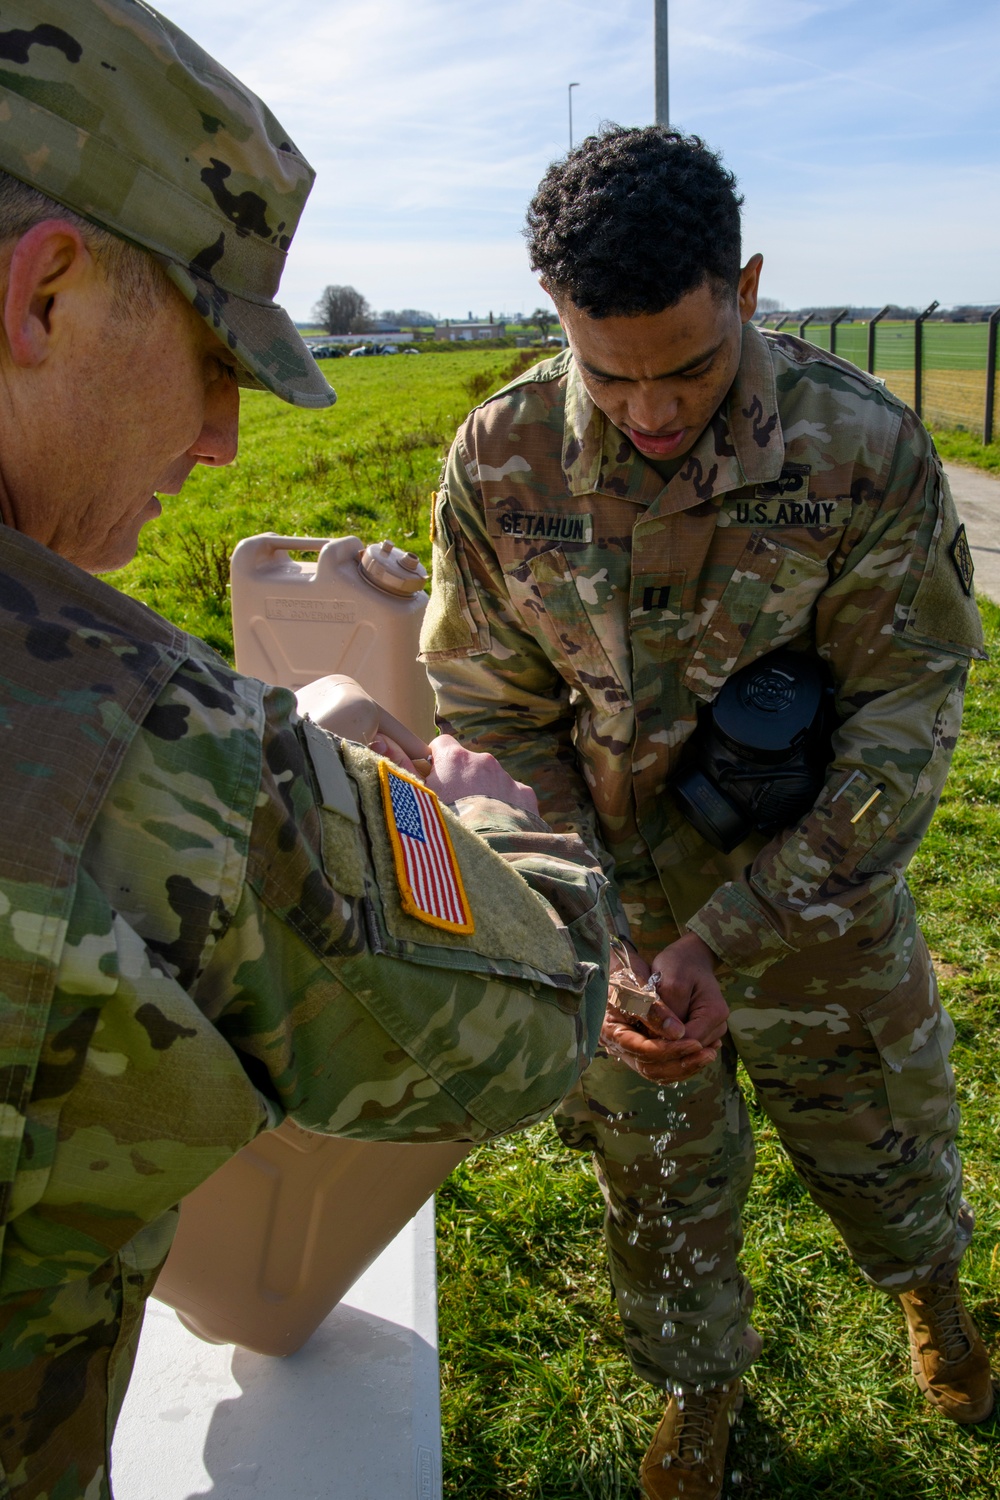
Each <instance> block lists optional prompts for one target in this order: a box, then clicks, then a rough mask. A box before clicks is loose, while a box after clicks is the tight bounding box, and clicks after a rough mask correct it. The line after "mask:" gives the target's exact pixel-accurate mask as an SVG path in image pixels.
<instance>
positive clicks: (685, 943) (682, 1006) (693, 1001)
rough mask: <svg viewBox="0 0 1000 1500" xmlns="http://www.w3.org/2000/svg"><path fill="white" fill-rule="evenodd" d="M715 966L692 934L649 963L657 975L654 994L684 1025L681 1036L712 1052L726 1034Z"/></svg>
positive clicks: (704, 945) (710, 954) (725, 1008)
mask: <svg viewBox="0 0 1000 1500" xmlns="http://www.w3.org/2000/svg"><path fill="white" fill-rule="evenodd" d="M717 962H718V960H717V958H716V956H715V954H714V953H713V952H712V950H711V948H710V947H709V946H708V944H707V943H705V942H703V941H702V939H701V938H700V937H699V936H698V934H697V933H696V932H686V933H685V934H684V936H683V937H681V938H678V939H677V941H676V942H675V943H670V944H669V945H668V946H667V947H666V948H664V949H663V950H662V952H660V953H658V954H657V955H656V957H655V959H654V960H653V968H654V969H656V970H657V971H658V972H659V975H660V982H659V984H658V985H657V987H656V988H657V993H658V994H659V996H660V999H661V1000H662V1001H663V1003H664V1005H666V1006H668V1007H669V1009H670V1010H671V1011H672V1012H673V1014H674V1015H675V1016H678V1017H679V1018H680V1019H681V1020H682V1021H683V1022H684V1034H685V1036H688V1037H695V1038H696V1039H697V1040H698V1041H699V1042H701V1044H702V1046H703V1047H707V1048H713V1047H714V1048H715V1050H716V1051H717V1050H718V1045H719V1043H720V1042H721V1041H722V1038H723V1037H724V1036H725V1034H726V1025H727V1023H728V1019H729V1007H728V1005H727V1004H726V1002H725V999H724V998H723V994H722V990H721V989H720V988H719V981H718V980H717V979H716V977H715V966H716V963H717Z"/></svg>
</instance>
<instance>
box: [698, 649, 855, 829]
mask: <svg viewBox="0 0 1000 1500" xmlns="http://www.w3.org/2000/svg"><path fill="white" fill-rule="evenodd" d="M835 724H836V718H835V715H834V710H833V679H832V677H831V675H830V671H829V669H828V667H827V666H826V664H825V663H824V662H822V661H820V659H819V658H818V657H817V656H813V655H806V654H803V653H801V652H798V651H787V650H780V651H774V652H772V653H771V654H770V655H769V656H764V657H761V658H760V660H759V661H755V662H751V663H750V665H749V666H747V667H744V668H743V669H742V671H739V672H737V673H735V675H734V676H732V677H730V679H729V680H728V682H726V684H725V685H724V687H723V688H722V690H721V692H720V693H719V695H718V697H717V698H716V699H715V701H714V703H712V704H711V705H710V706H709V707H708V708H707V709H705V710H704V711H703V717H702V721H701V723H700V725H699V727H698V730H697V731H696V733H695V735H694V736H693V739H692V741H691V745H692V749H693V751H694V756H693V757H692V759H693V760H694V763H693V764H691V765H689V766H688V767H687V768H686V769H684V770H682V771H681V772H680V773H679V775H678V776H676V777H675V779H674V780H673V782H672V783H671V791H672V792H673V794H674V796H675V797H676V799H677V801H678V803H679V804H680V808H681V811H682V812H683V813H684V816H685V817H686V818H687V819H688V821H689V822H690V823H691V824H692V825H693V826H694V827H695V828H696V829H697V830H698V832H699V833H700V834H701V836H702V838H703V839H705V840H706V841H707V842H708V843H710V844H711V845H713V847H714V848H716V849H721V850H722V851H723V853H725V854H728V853H729V851H730V850H731V849H735V848H736V846H737V844H740V843H742V842H743V840H744V839H745V838H747V837H748V835H749V834H751V833H753V832H757V833H763V834H765V835H769V834H773V833H776V832H777V831H778V830H779V829H781V828H788V827H790V826H792V825H793V824H794V823H796V822H797V821H798V819H799V818H801V817H802V816H803V814H804V813H806V812H808V811H809V808H810V807H812V805H813V803H814V802H815V801H816V798H817V796H818V795H819V792H820V790H821V788H822V786H823V781H824V779H825V773H826V768H827V766H828V765H829V763H830V758H831V748H830V735H831V733H832V731H833V728H834V725H835Z"/></svg>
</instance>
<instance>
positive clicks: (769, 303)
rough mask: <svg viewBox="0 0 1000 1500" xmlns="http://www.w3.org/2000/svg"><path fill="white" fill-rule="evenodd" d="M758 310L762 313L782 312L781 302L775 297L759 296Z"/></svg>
mask: <svg viewBox="0 0 1000 1500" xmlns="http://www.w3.org/2000/svg"><path fill="white" fill-rule="evenodd" d="M757 311H758V312H762V313H771V312H780V311H781V303H780V302H778V301H776V299H775V298H774V297H758V298H757Z"/></svg>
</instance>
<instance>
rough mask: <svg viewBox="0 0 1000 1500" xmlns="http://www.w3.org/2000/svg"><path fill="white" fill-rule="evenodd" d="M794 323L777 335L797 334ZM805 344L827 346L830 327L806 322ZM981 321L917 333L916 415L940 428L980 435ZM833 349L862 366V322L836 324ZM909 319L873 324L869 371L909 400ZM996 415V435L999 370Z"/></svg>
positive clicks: (998, 388)
mask: <svg viewBox="0 0 1000 1500" xmlns="http://www.w3.org/2000/svg"><path fill="white" fill-rule="evenodd" d="M798 327H799V325H798V324H796V323H791V322H789V323H786V324H785V326H784V328H783V329H782V330H781V331H782V333H795V334H797V333H798ZM803 336H804V338H805V339H806V341H807V342H808V343H810V344H815V345H816V346H817V347H818V348H820V349H829V347H830V325H829V324H828V323H827V324H824V323H819V324H814V323H810V324H809V326H808V327H807V328H806V330H805V333H804V335H803ZM987 337H988V329H987V326H986V324H985V323H925V324H924V334H923V390H922V415H923V416H924V418H925V420H927V421H929V422H931V423H934V424H936V425H938V426H940V427H945V428H948V427H962V428H965V429H966V430H968V431H969V432H978V434H979V436H980V437H982V435H983V417H984V410H985V405H986V354H987ZM836 344H837V347H836V352H837V354H838V355H839V356H840V358H841V359H849V360H851V362H852V363H853V364H856V365H857V366H858V368H859V369H862V370H864V369H867V360H868V324H867V323H848V322H844V323H841V324H839V325H838V327H837V338H836ZM913 356H914V331H913V323H912V321H911V322H908V323H906V322H901V321H892V320H890V319H888V318H886V319H884V320H883V321H882V322H881V323H879V324H878V325H877V327H876V339H875V374H876V375H879V376H881V378H882V379H883V380H884V381H885V383H886V385H887V386H888V387H889V389H890V390H891V391H895V393H896V395H898V396H901V397H902V399H903V400H904V401H906V402H908V403H909V404H910V405H911V406H912V405H913V401H914V394H915V392H914V380H913ZM994 394H995V403H994V404H995V407H996V417H995V419H994V430H995V432H996V433H997V434H998V436H1000V371H997V372H995V374H994Z"/></svg>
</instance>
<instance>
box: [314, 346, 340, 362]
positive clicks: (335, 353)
mask: <svg viewBox="0 0 1000 1500" xmlns="http://www.w3.org/2000/svg"><path fill="white" fill-rule="evenodd" d="M310 353H311V354H312V357H313V359H343V357H344V354H345V353H346V350H344V349H342V348H341V347H340V345H339V344H314V345H313V346H312V349H311V350H310Z"/></svg>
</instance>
